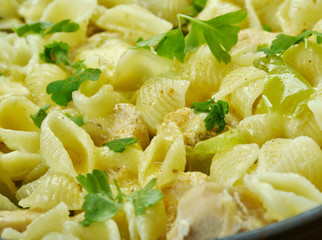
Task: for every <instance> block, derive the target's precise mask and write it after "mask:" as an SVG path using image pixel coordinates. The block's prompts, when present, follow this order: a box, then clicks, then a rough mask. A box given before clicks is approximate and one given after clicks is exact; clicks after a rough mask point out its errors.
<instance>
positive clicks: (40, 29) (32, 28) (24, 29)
mask: <svg viewBox="0 0 322 240" xmlns="http://www.w3.org/2000/svg"><path fill="white" fill-rule="evenodd" d="M50 27H51V28H50ZM48 28H50V29H49V30H48V31H47V32H46V33H45V31H46V30H47V29H48ZM78 29H79V24H78V23H75V22H71V21H70V19H67V20H62V21H60V22H58V23H56V24H55V25H54V24H53V23H52V22H49V21H38V22H33V23H30V24H27V23H26V24H23V25H22V26H20V27H18V28H13V29H12V30H13V31H14V32H16V33H17V34H18V36H19V37H23V36H26V35H28V34H40V35H42V36H43V37H44V36H45V35H48V34H52V33H55V32H76V31H77V30H78Z"/></svg>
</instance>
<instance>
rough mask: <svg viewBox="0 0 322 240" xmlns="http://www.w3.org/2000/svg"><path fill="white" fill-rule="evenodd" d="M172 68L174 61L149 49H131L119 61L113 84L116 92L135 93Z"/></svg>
mask: <svg viewBox="0 0 322 240" xmlns="http://www.w3.org/2000/svg"><path fill="white" fill-rule="evenodd" d="M172 67H173V61H171V60H170V59H167V58H163V57H160V56H158V55H156V54H154V53H152V52H151V51H149V50H147V49H140V48H138V49H129V50H127V51H126V52H125V53H124V54H123V55H122V57H121V58H120V60H119V61H118V63H117V65H116V69H115V73H114V75H113V78H112V82H111V84H112V85H113V87H115V89H116V90H126V91H134V90H137V89H139V88H140V87H141V86H142V84H143V83H144V82H145V81H146V80H148V79H149V78H150V77H155V76H158V75H161V74H162V73H164V72H168V71H170V69H171V68H172ZM124 69H127V70H126V71H124Z"/></svg>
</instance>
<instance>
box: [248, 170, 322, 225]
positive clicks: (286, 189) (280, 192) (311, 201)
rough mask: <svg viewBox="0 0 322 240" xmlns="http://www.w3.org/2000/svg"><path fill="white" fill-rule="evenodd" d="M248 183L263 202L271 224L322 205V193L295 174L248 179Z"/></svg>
mask: <svg viewBox="0 0 322 240" xmlns="http://www.w3.org/2000/svg"><path fill="white" fill-rule="evenodd" d="M244 182H245V184H246V186H247V187H248V188H249V190H251V191H252V192H254V193H255V194H256V195H257V196H258V197H259V199H260V200H261V201H262V202H263V205H264V207H265V208H266V210H267V215H268V217H269V219H271V220H278V221H280V220H284V219H286V218H289V217H292V216H294V215H297V214H299V213H302V212H305V211H307V210H309V209H311V208H314V207H316V206H319V205H320V204H321V203H322V193H321V192H320V191H319V190H318V189H316V188H315V187H314V185H313V184H312V183H311V182H310V181H308V180H307V179H306V178H304V177H302V176H300V175H298V174H295V173H273V172H269V173H265V174H260V175H247V176H245V177H244Z"/></svg>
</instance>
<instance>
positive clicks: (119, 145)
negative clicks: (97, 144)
mask: <svg viewBox="0 0 322 240" xmlns="http://www.w3.org/2000/svg"><path fill="white" fill-rule="evenodd" d="M134 143H137V139H136V138H121V139H116V140H113V141H110V142H108V143H103V146H106V147H108V148H109V149H111V150H112V151H114V152H119V153H121V152H124V150H125V147H126V146H128V145H131V144H134Z"/></svg>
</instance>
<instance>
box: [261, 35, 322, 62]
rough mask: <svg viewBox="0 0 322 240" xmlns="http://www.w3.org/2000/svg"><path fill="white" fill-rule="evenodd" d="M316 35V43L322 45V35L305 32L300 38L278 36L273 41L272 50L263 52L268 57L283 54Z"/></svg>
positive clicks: (268, 49) (266, 49)
mask: <svg viewBox="0 0 322 240" xmlns="http://www.w3.org/2000/svg"><path fill="white" fill-rule="evenodd" d="M313 34H314V35H316V42H317V43H318V44H320V43H322V33H318V32H316V31H305V32H303V33H301V34H300V35H298V36H289V35H286V34H278V35H277V36H276V38H275V39H274V40H273V42H272V45H271V46H270V48H263V49H262V51H263V52H264V53H265V54H267V55H268V56H272V55H277V54H283V53H284V52H285V51H286V50H287V49H289V48H290V47H291V46H292V45H295V44H299V43H300V42H305V43H306V42H307V38H308V37H310V36H312V35H313Z"/></svg>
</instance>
